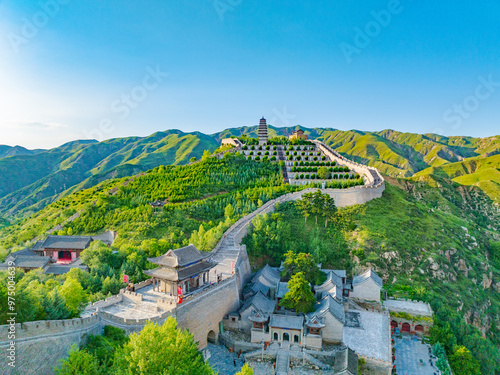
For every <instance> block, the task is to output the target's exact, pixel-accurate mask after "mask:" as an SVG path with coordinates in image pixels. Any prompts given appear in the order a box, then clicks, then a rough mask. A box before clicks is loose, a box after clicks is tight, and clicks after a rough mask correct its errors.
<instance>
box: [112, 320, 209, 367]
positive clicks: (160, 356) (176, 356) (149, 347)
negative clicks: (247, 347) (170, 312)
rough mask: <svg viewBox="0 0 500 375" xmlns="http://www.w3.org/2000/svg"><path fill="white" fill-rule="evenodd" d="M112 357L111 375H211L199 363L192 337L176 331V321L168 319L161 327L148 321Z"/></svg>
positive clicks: (205, 365)
mask: <svg viewBox="0 0 500 375" xmlns="http://www.w3.org/2000/svg"><path fill="white" fill-rule="evenodd" d="M116 355H117V357H116V359H115V365H114V369H113V371H114V372H113V373H114V374H122V375H125V374H126V375H153V374H155V375H156V374H158V375H191V374H198V375H205V374H206V375H213V374H214V371H213V370H212V368H211V367H210V366H209V365H208V364H207V363H205V362H204V361H203V357H202V355H201V353H200V352H199V351H198V348H197V346H196V343H195V342H194V340H193V335H191V334H190V333H189V332H188V331H181V330H180V329H178V328H177V321H176V320H175V318H172V317H169V318H168V319H167V320H166V321H165V323H163V324H162V325H158V324H156V323H152V322H151V323H148V324H146V325H145V326H144V328H143V329H142V331H141V332H140V333H138V334H137V333H132V334H131V335H130V341H129V342H128V343H127V344H125V345H124V346H123V349H122V350H120V351H118V352H117V354H116Z"/></svg>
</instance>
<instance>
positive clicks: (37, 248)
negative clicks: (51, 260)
mask: <svg viewBox="0 0 500 375" xmlns="http://www.w3.org/2000/svg"><path fill="white" fill-rule="evenodd" d="M42 245H43V241H36V242H35V244H34V245H33V246H32V247H31V250H33V251H43V247H42Z"/></svg>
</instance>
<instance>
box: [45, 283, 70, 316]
mask: <svg viewBox="0 0 500 375" xmlns="http://www.w3.org/2000/svg"><path fill="white" fill-rule="evenodd" d="M43 304H44V308H45V313H46V319H47V320H58V319H67V318H69V316H70V315H71V312H70V311H69V309H68V308H67V307H66V303H65V300H64V297H63V296H62V295H61V294H60V293H59V291H58V288H57V287H56V288H54V289H52V290H51V291H50V292H49V293H48V294H47V297H46V298H45V299H44V300H43Z"/></svg>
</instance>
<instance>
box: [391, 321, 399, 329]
mask: <svg viewBox="0 0 500 375" xmlns="http://www.w3.org/2000/svg"><path fill="white" fill-rule="evenodd" d="M391 328H393V329H394V328H398V322H396V321H395V320H393V321H391Z"/></svg>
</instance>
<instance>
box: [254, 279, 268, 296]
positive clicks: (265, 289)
mask: <svg viewBox="0 0 500 375" xmlns="http://www.w3.org/2000/svg"><path fill="white" fill-rule="evenodd" d="M269 289H270V288H269V287H268V286H267V285H264V284H262V283H261V282H260V281H259V280H257V281H256V282H255V283H253V285H252V291H254V292H258V291H261V292H262V294H264V295H265V296H267V295H268V294H269Z"/></svg>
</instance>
